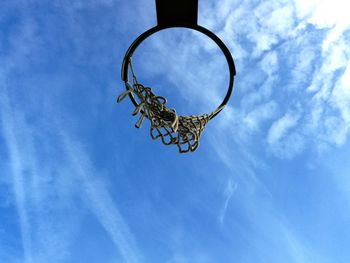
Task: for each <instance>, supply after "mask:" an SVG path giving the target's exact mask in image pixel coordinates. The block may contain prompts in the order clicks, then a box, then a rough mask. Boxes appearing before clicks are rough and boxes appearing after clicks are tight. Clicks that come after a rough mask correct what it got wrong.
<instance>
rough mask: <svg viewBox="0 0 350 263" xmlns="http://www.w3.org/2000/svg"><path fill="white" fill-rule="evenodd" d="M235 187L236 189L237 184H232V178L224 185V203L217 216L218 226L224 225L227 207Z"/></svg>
mask: <svg viewBox="0 0 350 263" xmlns="http://www.w3.org/2000/svg"><path fill="white" fill-rule="evenodd" d="M237 187H238V184H237V183H236V182H234V181H233V179H232V178H229V179H228V182H227V185H226V189H225V191H224V196H225V202H224V205H223V208H222V209H221V213H220V215H219V221H220V224H223V223H224V219H225V214H226V210H227V207H228V205H229V202H230V200H231V198H232V196H233V194H234V193H235V192H236V190H237Z"/></svg>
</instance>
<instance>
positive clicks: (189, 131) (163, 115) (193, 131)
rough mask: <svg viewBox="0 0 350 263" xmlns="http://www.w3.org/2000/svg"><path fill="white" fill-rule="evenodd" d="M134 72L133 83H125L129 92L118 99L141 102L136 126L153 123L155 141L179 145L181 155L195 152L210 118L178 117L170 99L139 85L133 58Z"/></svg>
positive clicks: (203, 116)
mask: <svg viewBox="0 0 350 263" xmlns="http://www.w3.org/2000/svg"><path fill="white" fill-rule="evenodd" d="M129 65H130V69H131V72H132V79H133V84H132V85H130V83H129V82H128V81H125V86H126V91H125V92H123V93H122V94H121V95H120V96H119V97H118V99H117V102H118V103H119V102H121V101H122V100H123V99H124V98H125V97H127V96H128V95H134V96H136V97H137V98H138V100H139V101H140V102H139V103H137V106H136V107H135V110H134V111H133V113H132V115H133V116H136V115H138V114H139V115H140V117H139V119H138V121H137V122H136V124H135V127H136V128H140V127H141V125H142V123H143V121H144V119H145V118H147V119H149V120H150V123H151V128H150V134H151V137H152V139H153V140H156V139H159V138H160V139H161V140H162V142H163V144H165V145H177V147H178V149H179V152H180V153H188V152H194V151H195V150H196V149H197V148H198V146H199V139H200V136H201V134H202V132H203V130H204V128H205V125H206V124H207V123H208V122H209V120H210V118H211V115H213V114H215V112H214V113H211V114H203V115H198V116H194V115H191V116H179V115H177V113H176V110H175V109H174V108H167V107H166V103H167V100H166V99H165V98H164V97H162V96H157V95H155V94H154V93H153V92H152V89H151V88H149V87H144V86H143V85H142V84H140V83H138V81H137V79H136V76H135V73H134V70H133V67H132V63H131V59H130V60H129Z"/></svg>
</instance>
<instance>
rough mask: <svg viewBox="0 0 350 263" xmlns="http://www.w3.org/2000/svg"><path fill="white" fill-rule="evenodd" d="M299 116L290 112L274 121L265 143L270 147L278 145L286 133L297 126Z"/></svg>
mask: <svg viewBox="0 0 350 263" xmlns="http://www.w3.org/2000/svg"><path fill="white" fill-rule="evenodd" d="M299 118H300V116H299V115H298V114H294V113H291V112H287V113H286V114H285V115H284V116H283V117H282V118H280V119H279V120H277V121H275V122H274V123H273V124H272V126H271V128H270V130H269V132H268V136H267V142H268V143H269V144H270V145H273V144H275V143H278V142H279V141H280V140H281V139H283V137H284V136H285V135H286V134H287V133H288V131H289V130H290V129H291V128H293V127H295V126H296V125H297V124H298V120H299Z"/></svg>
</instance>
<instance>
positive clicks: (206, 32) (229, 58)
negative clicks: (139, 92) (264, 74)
mask: <svg viewBox="0 0 350 263" xmlns="http://www.w3.org/2000/svg"><path fill="white" fill-rule="evenodd" d="M174 27H180V28H189V29H192V30H195V31H198V32H200V33H203V34H204V35H206V36H207V37H209V38H210V39H212V40H213V41H214V42H215V43H216V44H217V45H218V46H219V48H220V49H221V51H222V52H223V54H224V56H225V58H226V61H227V64H228V66H229V71H230V80H229V86H228V89H227V93H226V96H225V98H224V99H223V101H222V103H221V104H220V105H219V106H218V107H217V109H216V110H214V111H213V112H212V113H211V114H210V119H212V118H214V117H215V116H216V115H217V114H219V112H220V111H221V110H222V109H223V108H224V107H225V106H226V104H227V102H228V100H229V99H230V96H231V93H232V90H233V83H234V76H235V75H236V68H235V64H234V61H233V58H232V56H231V53H230V51H229V49H228V48H227V47H226V45H225V44H224V43H223V42H222V41H221V39H220V38H219V37H218V36H216V35H215V34H214V33H213V32H211V31H210V30H208V29H206V28H204V27H202V26H199V25H192V24H191V25H185V24H184V25H169V26H160V25H157V26H155V27H153V28H151V29H149V30H147V31H145V32H144V33H142V34H141V35H140V36H139V37H138V38H137V39H136V40H135V41H134V42H133V43H132V44H131V45H130V47H129V48H128V50H127V52H126V53H125V56H124V60H123V64H122V71H121V74H122V80H123V81H124V82H128V81H129V76H128V75H129V61H130V58H131V57H132V55H133V53H134V52H135V50H136V49H137V47H138V46H139V45H140V44H141V43H142V42H143V41H144V40H145V39H146V38H148V37H149V36H151V35H153V34H154V33H156V32H159V31H161V30H164V29H168V28H174ZM129 97H130V99H131V101H132V103H133V104H134V105H135V106H137V105H138V104H137V102H136V100H135V98H134V96H133V95H132V93H130V94H129Z"/></svg>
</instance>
